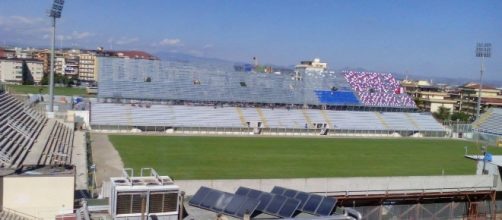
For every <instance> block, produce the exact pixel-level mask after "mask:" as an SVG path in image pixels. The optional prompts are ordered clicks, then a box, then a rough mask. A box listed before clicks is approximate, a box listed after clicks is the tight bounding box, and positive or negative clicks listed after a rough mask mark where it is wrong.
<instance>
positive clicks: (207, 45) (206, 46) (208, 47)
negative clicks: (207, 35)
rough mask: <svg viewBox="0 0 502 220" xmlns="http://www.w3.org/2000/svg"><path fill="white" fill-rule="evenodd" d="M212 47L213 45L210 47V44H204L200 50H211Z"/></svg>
mask: <svg viewBox="0 0 502 220" xmlns="http://www.w3.org/2000/svg"><path fill="white" fill-rule="evenodd" d="M213 47H214V45H212V44H206V45H204V46H203V47H202V49H210V48H213Z"/></svg>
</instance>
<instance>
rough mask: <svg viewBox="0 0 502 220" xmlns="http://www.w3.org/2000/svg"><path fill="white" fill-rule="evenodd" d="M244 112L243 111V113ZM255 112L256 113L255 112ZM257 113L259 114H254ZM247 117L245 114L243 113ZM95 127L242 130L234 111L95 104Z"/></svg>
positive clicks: (165, 106) (92, 119)
mask: <svg viewBox="0 0 502 220" xmlns="http://www.w3.org/2000/svg"><path fill="white" fill-rule="evenodd" d="M243 110H244V109H243ZM253 110H254V109H253ZM254 111H255V112H256V110H254ZM244 113H245V114H246V111H244ZM91 124H92V125H124V126H173V127H242V123H241V122H240V119H239V115H238V114H237V111H236V109H235V108H226V107H223V108H221V107H218V108H215V107H209V106H181V105H180V106H169V105H150V106H149V107H146V106H144V105H142V107H139V105H138V104H134V105H132V104H111V103H93V104H92V105H91Z"/></svg>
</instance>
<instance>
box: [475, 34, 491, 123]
mask: <svg viewBox="0 0 502 220" xmlns="http://www.w3.org/2000/svg"><path fill="white" fill-rule="evenodd" d="M491 55H492V44H491V43H477V44H476V57H481V69H480V71H479V73H480V74H479V90H478V106H477V109H476V120H478V119H479V116H480V114H481V90H483V73H484V71H485V57H486V58H489V57H491Z"/></svg>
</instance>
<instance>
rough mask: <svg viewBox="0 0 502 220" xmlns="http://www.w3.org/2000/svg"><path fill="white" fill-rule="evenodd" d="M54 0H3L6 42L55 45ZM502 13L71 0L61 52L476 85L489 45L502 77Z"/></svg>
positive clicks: (339, 3)
mask: <svg viewBox="0 0 502 220" xmlns="http://www.w3.org/2000/svg"><path fill="white" fill-rule="evenodd" d="M51 2H52V1H51V0H2V1H0V44H4V43H7V44H22V45H33V46H46V45H48V44H49V42H50V41H49V38H48V36H49V33H50V32H49V30H50V29H49V28H50V26H49V19H48V18H47V17H46V16H45V11H46V10H47V9H48V8H49V7H50V5H51ZM501 12H502V1H500V0H486V1H482V0H480V1H472V0H465V1H463V0H440V1H439V0H407V1H405V0H386V1H384V0H378V1H375V0H365V1H363V0H361V1H357V0H322V1H312V0H302V1H299V0H287V1H286V0H254V1H240V0H212V1H202V0H201V1H166V0H148V1H140V0H136V1H133V0H106V1H103V0H66V4H65V8H64V10H63V18H62V19H61V20H60V21H59V23H58V25H59V26H58V35H59V36H58V41H57V45H58V46H60V45H61V44H62V45H63V46H64V47H69V46H74V47H84V48H96V47H98V46H103V47H105V48H107V49H110V48H113V49H139V50H145V51H149V52H152V53H155V52H161V51H170V52H181V53H188V54H192V55H197V56H206V57H216V58H222V59H227V60H235V61H251V58H252V57H253V56H256V57H258V59H259V61H260V62H261V63H273V64H279V65H292V64H295V63H297V62H298V61H300V60H304V59H311V58H314V57H319V58H321V59H322V60H324V61H327V62H328V63H329V66H330V67H331V68H333V69H340V68H344V67H353V68H355V67H364V68H366V69H370V70H377V71H389V72H400V73H409V74H414V75H422V76H424V77H427V76H445V77H461V78H477V77H478V75H479V59H477V58H475V57H474V47H475V44H476V42H478V41H487V42H491V43H492V44H493V49H492V50H493V56H492V58H490V59H488V60H487V62H486V68H487V70H486V77H487V79H490V80H500V79H502V60H501V56H500V54H502V49H500V48H501V47H500V46H499V45H502V13H501Z"/></svg>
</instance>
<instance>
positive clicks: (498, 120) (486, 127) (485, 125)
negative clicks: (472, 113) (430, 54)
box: [473, 108, 502, 135]
mask: <svg viewBox="0 0 502 220" xmlns="http://www.w3.org/2000/svg"><path fill="white" fill-rule="evenodd" d="M501 124H502V109H497V108H492V109H490V110H488V111H487V112H486V113H484V114H483V115H482V116H481V117H480V119H478V120H477V121H476V122H474V123H473V125H475V126H477V129H478V130H479V131H481V132H485V133H489V134H495V135H502V129H501V126H500V125H501Z"/></svg>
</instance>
